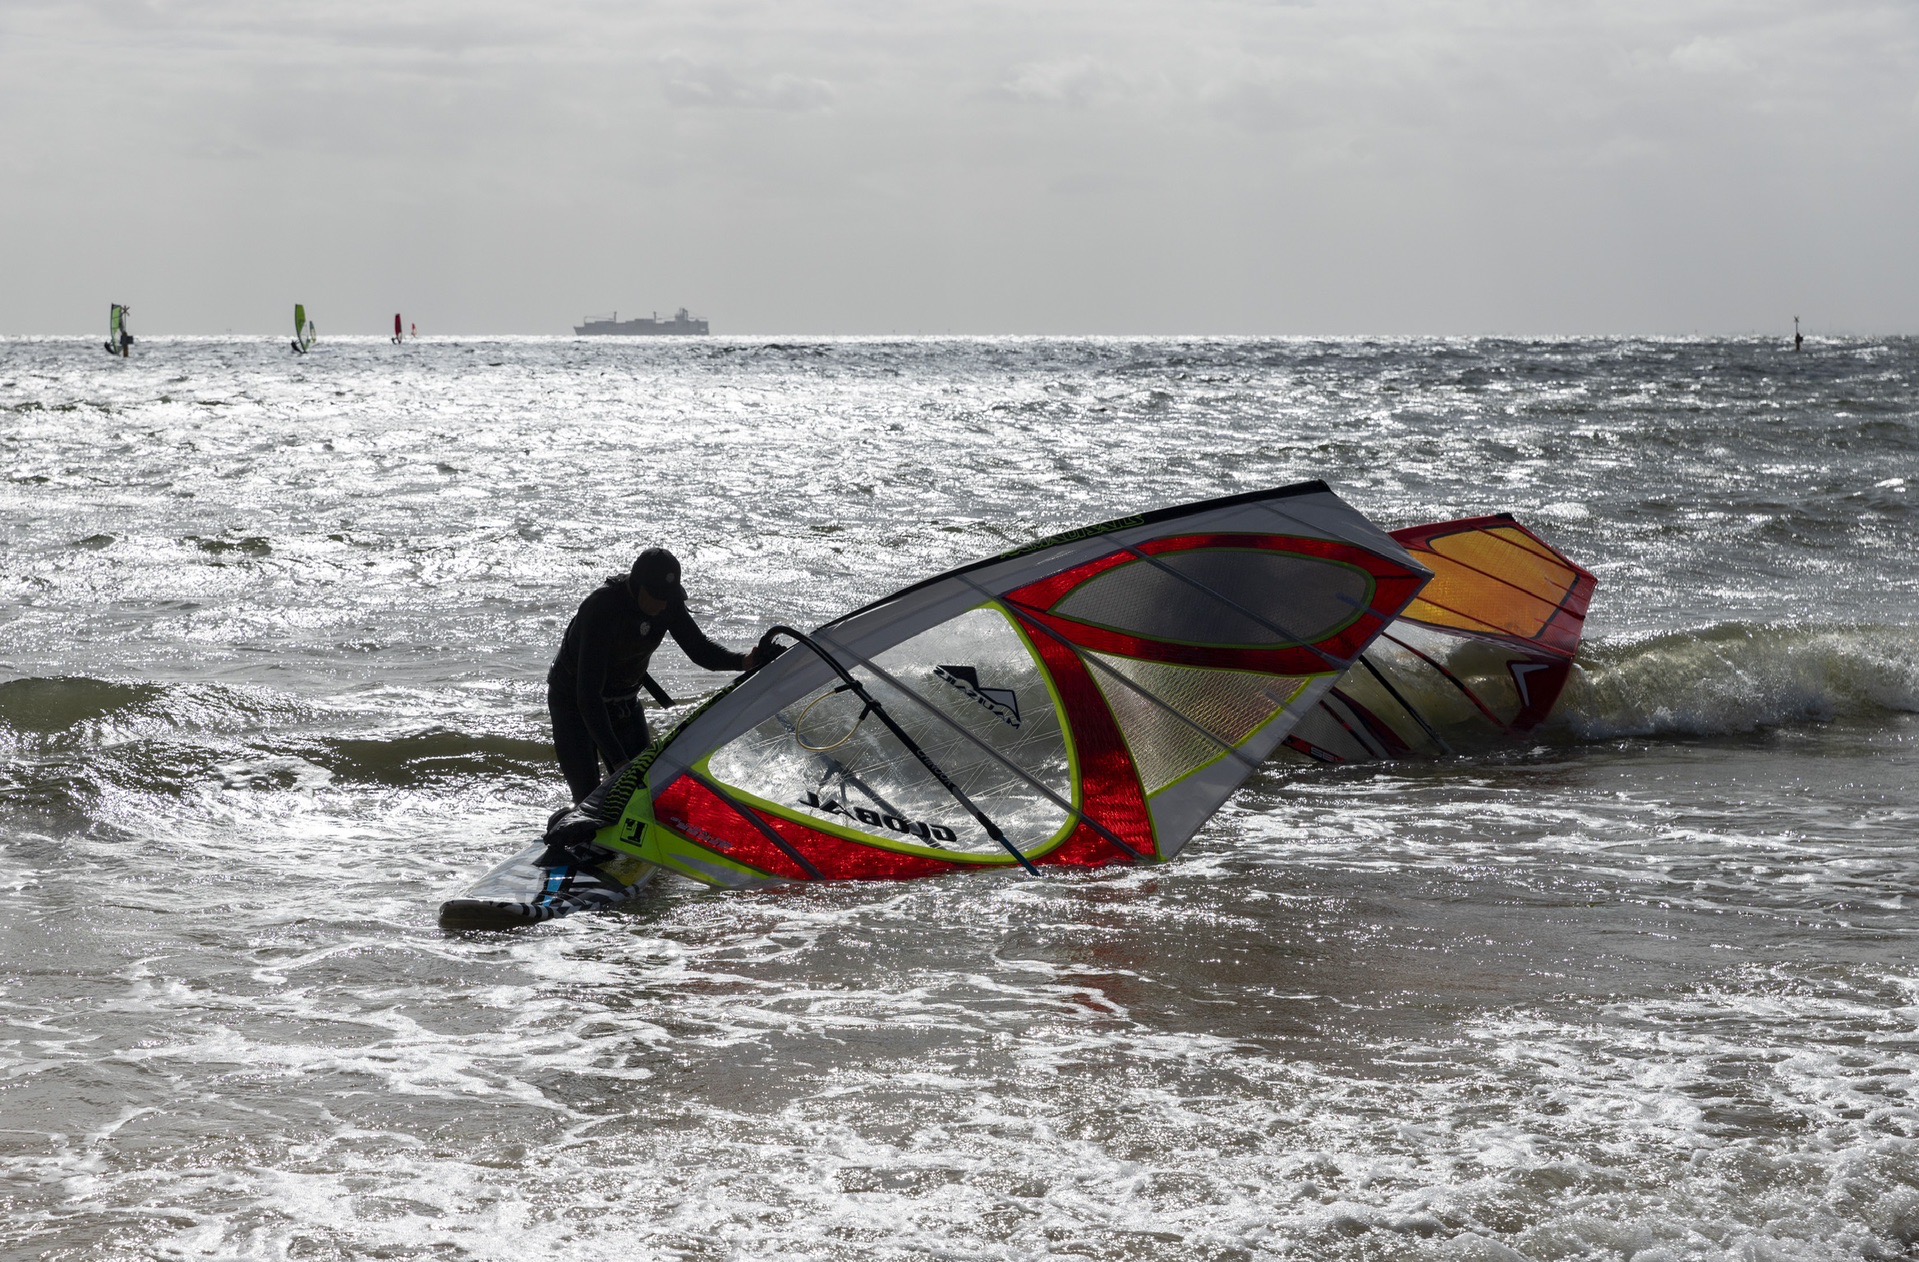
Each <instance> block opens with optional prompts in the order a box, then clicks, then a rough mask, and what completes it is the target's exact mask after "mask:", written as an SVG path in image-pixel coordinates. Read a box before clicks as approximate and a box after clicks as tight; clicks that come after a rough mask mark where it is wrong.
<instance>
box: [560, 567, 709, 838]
mask: <svg viewBox="0 0 1919 1262" xmlns="http://www.w3.org/2000/svg"><path fill="white" fill-rule="evenodd" d="M669 633H671V635H672V636H673V641H674V643H676V644H678V645H679V646H680V648H681V649H682V650H684V651H685V653H686V655H687V657H689V658H691V659H692V660H693V664H694V665H696V666H703V667H705V668H706V669H707V670H731V671H740V670H745V669H746V655H745V654H744V653H735V652H734V651H733V650H731V649H729V648H727V647H725V646H724V645H721V644H715V643H714V642H713V641H711V640H709V639H707V638H706V634H705V633H704V632H702V631H701V630H700V629H699V627H698V626H697V625H696V624H695V623H694V621H693V615H692V614H690V613H688V612H687V611H686V606H685V605H684V604H683V603H679V602H675V603H673V604H670V605H668V606H667V607H666V608H665V609H662V610H661V611H660V612H659V613H656V614H647V613H642V612H641V610H640V602H639V601H638V600H636V599H634V596H633V592H632V589H631V588H630V587H629V586H628V584H627V579H626V576H625V575H624V574H621V575H616V576H614V577H612V578H609V579H607V580H606V582H605V583H604V584H603V585H602V586H600V587H598V588H596V589H595V590H594V592H593V594H592V595H590V596H588V597H587V598H586V599H585V600H583V601H581V602H580V611H579V612H578V613H576V614H574V615H573V621H571V622H569V623H567V624H566V637H565V638H564V639H562V640H561V641H560V652H559V656H557V657H555V658H554V659H553V669H552V670H550V671H548V672H547V676H546V705H547V709H548V710H550V711H552V714H553V748H554V752H556V753H557V754H558V755H559V757H560V771H561V772H562V773H563V774H565V776H566V783H567V785H568V787H569V788H571V789H572V790H573V800H574V801H575V802H578V801H580V800H581V799H582V798H584V797H585V796H586V795H587V794H589V793H591V792H592V791H593V790H594V789H595V788H597V787H599V783H600V780H601V778H602V773H601V771H600V763H601V762H602V761H604V762H605V764H606V770H607V771H608V772H611V771H613V770H614V769H615V768H617V767H619V766H620V765H621V764H622V763H624V762H626V761H627V759H629V758H632V757H633V756H634V755H636V754H638V753H639V752H640V751H642V750H644V749H645V748H646V745H647V733H646V713H645V711H643V710H642V709H641V708H640V700H639V691H640V684H641V681H642V680H643V679H645V677H646V667H647V663H648V661H649V660H650V659H651V658H652V656H653V650H654V649H656V648H658V647H659V646H660V641H661V640H662V639H663V638H665V636H666V635H667V634H669Z"/></svg>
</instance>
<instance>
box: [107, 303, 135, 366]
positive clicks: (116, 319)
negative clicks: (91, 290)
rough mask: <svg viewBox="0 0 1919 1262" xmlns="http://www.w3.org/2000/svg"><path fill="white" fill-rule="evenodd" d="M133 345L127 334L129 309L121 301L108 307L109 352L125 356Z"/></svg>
mask: <svg viewBox="0 0 1919 1262" xmlns="http://www.w3.org/2000/svg"><path fill="white" fill-rule="evenodd" d="M132 346H133V338H132V337H130V336H129V335H128V334H127V309H126V308H125V307H124V306H122V305H121V304H119V303H117V302H116V303H114V304H113V305H112V306H110V307H108V308H107V340H106V348H107V354H109V355H119V356H121V357H123V358H124V357H125V356H126V355H127V353H128V351H129V349H130V348H131V347H132Z"/></svg>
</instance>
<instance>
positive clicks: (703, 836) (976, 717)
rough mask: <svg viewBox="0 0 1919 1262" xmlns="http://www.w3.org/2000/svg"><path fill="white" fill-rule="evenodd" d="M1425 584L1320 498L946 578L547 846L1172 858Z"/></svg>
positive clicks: (794, 874)
mask: <svg viewBox="0 0 1919 1262" xmlns="http://www.w3.org/2000/svg"><path fill="white" fill-rule="evenodd" d="M1428 577H1429V575H1428V573H1427V571H1426V570H1425V569H1424V568H1422V566H1421V565H1420V564H1419V562H1418V561H1417V560H1415V559H1414V557H1413V556H1412V555H1411V554H1410V553H1409V552H1408V550H1407V549H1406V548H1405V547H1404V546H1402V545H1401V544H1399V543H1397V542H1395V541H1394V540H1393V539H1392V538H1391V537H1390V536H1388V535H1386V534H1385V533H1384V532H1383V531H1380V530H1379V529H1378V528H1377V527H1375V526H1373V525H1372V524H1371V523H1369V522H1368V521H1366V519H1365V518H1364V517H1362V516H1360V515H1359V513H1357V512H1356V511H1354V510H1353V509H1352V508H1351V507H1350V506H1349V505H1347V504H1346V503H1345V502H1344V501H1342V500H1341V499H1339V497H1338V496H1336V495H1334V494H1333V492H1332V491H1331V490H1329V489H1328V488H1327V487H1326V485H1325V484H1324V483H1320V482H1310V483H1303V484H1300V485H1298V486H1293V487H1286V488H1282V489H1279V490H1274V491H1261V492H1255V493H1251V494H1247V495H1239V496H1234V497H1231V498H1228V499H1220V500H1212V501H1207V502H1204V503H1199V504H1192V505H1187V506H1183V507H1178V508H1170V509H1163V510H1159V511H1155V512H1149V513H1143V514H1140V515H1138V516H1134V517H1128V518H1123V519H1121V520H1118V521H1114V522H1108V523H1106V524H1104V525H1100V526H1092V527H1087V528H1084V529H1080V530H1075V531H1070V532H1068V533H1066V534H1063V535H1057V536H1055V537H1053V538H1051V539H1046V540H1042V541H1040V542H1038V543H1035V544H1032V545H1030V546H1027V547H1023V548H1018V549H1015V550H1013V551H1011V552H1008V553H1005V554H1002V555H1001V556H998V557H995V558H992V559H990V560H987V561H982V562H979V563H977V564H974V565H969V566H966V567H964V568H961V569H957V570H953V571H951V572H949V573H946V574H942V575H940V576H938V577H936V578H933V579H929V580H927V581H925V582H923V583H920V584H918V585H917V586H914V587H910V588H907V589H906V590H904V591H901V592H898V593H896V594H894V595H892V596H889V597H887V598H886V599H884V600H881V601H879V602H877V603H875V604H872V605H869V606H867V607H866V608H864V609H861V610H858V611H856V612H854V613H851V614H848V615H847V616H845V617H843V618H840V619H838V620H836V621H834V622H830V623H828V624H826V625H825V626H823V627H820V628H818V629H816V630H814V631H812V632H811V633H809V634H801V633H799V632H795V631H790V630H786V629H784V628H776V629H775V631H774V632H772V633H769V641H770V642H777V641H779V640H790V641H792V642H793V646H792V647H790V648H788V649H787V650H786V652H784V654H782V655H781V656H779V657H777V658H776V659H775V660H773V661H772V662H771V663H770V664H769V665H766V666H764V667H762V668H761V669H760V670H759V671H758V672H757V673H756V674H754V675H752V676H750V677H747V678H746V679H744V680H743V681H741V682H739V683H736V684H735V685H733V686H731V687H729V688H728V689H727V690H726V691H724V692H722V693H721V694H719V695H718V696H716V697H715V698H713V699H712V700H710V701H709V702H707V703H706V704H705V705H704V706H702V707H701V708H700V709H699V710H697V711H696V712H694V714H693V715H691V716H690V717H689V718H687V719H686V720H685V721H684V722H682V723H681V724H680V725H679V726H678V727H676V728H675V729H674V730H673V731H672V732H671V733H669V734H668V735H667V736H666V737H664V738H663V739H662V740H661V741H659V742H658V743H657V744H655V745H654V746H653V747H652V748H651V749H649V750H648V751H647V752H646V753H645V754H643V755H641V756H640V757H639V758H637V759H635V760H633V761H632V762H631V763H629V764H627V765H626V766H625V767H624V768H622V769H621V770H620V771H619V772H617V773H615V775H614V776H612V777H611V778H609V780H608V781H607V782H606V783H605V784H603V785H602V786H601V787H600V789H599V790H597V791H596V792H595V793H594V794H593V795H592V796H591V797H589V798H588V799H587V801H586V802H585V803H583V804H582V805H581V807H580V808H577V809H576V811H575V812H574V815H573V817H571V818H570V819H569V820H566V821H562V823H561V824H560V825H559V827H557V828H556V829H555V831H554V832H553V833H551V834H549V836H550V837H552V838H554V839H555V841H556V844H569V843H570V842H571V839H572V838H578V839H579V840H580V841H581V842H585V841H587V840H588V839H589V838H590V841H591V844H592V845H593V846H595V847H597V848H598V849H599V850H600V851H601V852H602V853H605V852H613V853H616V854H621V853H623V854H626V855H630V856H633V857H637V858H640V859H644V860H647V861H649V862H652V863H656V864H658V865H660V866H662V867H665V868H668V869H670V870H672V871H675V872H679V873H682V874H683V875H686V876H689V877H692V878H693V879H695V880H698V881H703V882H706V883H707V884H711V885H717V886H728V887H739V886H753V885H759V884H764V883H767V882H772V881H797V880H822V879H845V878H854V879H888V878H902V877H918V876H931V875H936V874H940V873H949V872H960V871H969V870H970V871H977V870H980V869H983V868H1004V867H1010V866H1013V865H1015V864H1018V865H1022V866H1025V867H1027V868H1028V869H1030V870H1039V869H1041V868H1044V867H1046V866H1049V865H1052V866H1071V867H1093V866H1100V865H1104V864H1110V863H1137V862H1152V861H1158V860H1164V859H1170V858H1172V857H1173V856H1174V855H1176V854H1178V853H1179V852H1180V850H1181V848H1182V847H1184V846H1185V845H1186V844H1187V842H1188V841H1189V840H1190V839H1191V838H1192V836H1193V834H1194V833H1195V832H1196V831H1198V829H1199V828H1200V827H1201V825H1203V824H1204V823H1205V822H1206V820H1207V819H1209V818H1210V817H1211V816H1212V814H1213V813H1214V812H1215V811H1216V810H1217V809H1218V808H1219V807H1220V805H1221V804H1222V803H1224V802H1225V800H1226V799H1227V797H1229V796H1230V795H1231V794H1232V793H1233V792H1234V790H1236V789H1237V788H1238V787H1239V785H1240V784H1241V783H1242V782H1243V781H1244V780H1245V779H1246V777H1247V776H1248V775H1250V774H1251V773H1252V772H1253V771H1254V770H1255V769H1257V768H1258V767H1259V765H1260V763H1261V761H1262V760H1263V759H1265V758H1266V757H1267V756H1268V755H1269V754H1270V753H1272V752H1273V750H1274V748H1275V747H1276V746H1277V745H1278V744H1279V742H1280V741H1281V740H1282V739H1283V738H1284V737H1285V736H1286V735H1287V734H1288V733H1289V732H1290V730H1291V729H1292V726H1293V724H1294V723H1295V722H1296V721H1297V719H1298V718H1299V717H1300V716H1301V715H1304V714H1306V713H1308V712H1310V711H1311V710H1312V709H1313V707H1315V706H1316V705H1317V704H1318V703H1319V701H1320V699H1321V698H1322V697H1324V696H1325V695H1326V693H1327V691H1328V690H1329V689H1330V688H1331V687H1332V686H1333V684H1334V682H1335V681H1336V680H1338V679H1339V677H1340V676H1341V675H1343V674H1344V673H1345V672H1346V670H1347V668H1348V667H1349V666H1351V665H1352V663H1353V662H1354V660H1355V659H1356V658H1357V657H1358V656H1359V654H1360V653H1361V652H1363V651H1364V650H1365V649H1366V647H1367V646H1368V645H1369V644H1371V643H1372V642H1373V640H1374V639H1375V637H1377V636H1378V635H1379V634H1380V633H1381V632H1382V631H1383V630H1384V629H1385V628H1386V627H1387V626H1388V625H1389V624H1390V623H1391V622H1392V621H1393V619H1395V618H1396V617H1398V616H1399V615H1400V613H1401V612H1402V611H1403V610H1404V609H1405V607H1406V606H1407V604H1408V603H1409V602H1410V601H1412V600H1413V598H1414V597H1415V596H1416V595H1417V594H1418V593H1419V591H1420V589H1421V588H1422V587H1423V586H1424V585H1425V583H1426V581H1427V579H1428Z"/></svg>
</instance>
